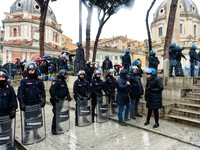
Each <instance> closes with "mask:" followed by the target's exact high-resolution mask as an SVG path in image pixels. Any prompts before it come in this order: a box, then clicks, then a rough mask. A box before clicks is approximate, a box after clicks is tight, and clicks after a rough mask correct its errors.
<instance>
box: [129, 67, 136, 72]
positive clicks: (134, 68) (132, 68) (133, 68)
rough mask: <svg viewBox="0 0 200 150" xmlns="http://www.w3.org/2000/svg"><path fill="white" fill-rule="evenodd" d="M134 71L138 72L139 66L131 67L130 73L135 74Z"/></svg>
mask: <svg viewBox="0 0 200 150" xmlns="http://www.w3.org/2000/svg"><path fill="white" fill-rule="evenodd" d="M133 70H138V67H137V66H131V67H130V72H133Z"/></svg>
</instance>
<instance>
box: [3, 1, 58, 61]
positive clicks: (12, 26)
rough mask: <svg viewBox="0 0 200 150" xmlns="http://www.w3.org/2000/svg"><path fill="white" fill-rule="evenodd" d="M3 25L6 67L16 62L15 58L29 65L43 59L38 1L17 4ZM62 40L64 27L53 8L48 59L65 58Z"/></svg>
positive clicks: (48, 22) (49, 19)
mask: <svg viewBox="0 0 200 150" xmlns="http://www.w3.org/2000/svg"><path fill="white" fill-rule="evenodd" d="M2 22H3V27H4V40H3V43H2V46H3V50H2V56H3V57H2V60H3V64H5V63H7V62H9V61H10V62H14V59H15V58H20V59H21V60H24V59H26V60H28V61H29V60H34V59H35V58H36V57H39V23H40V7H39V5H38V4H37V3H36V2H35V0H16V1H15V2H14V4H13V5H12V6H11V8H10V12H9V13H5V19H4V20H2ZM61 36H62V30H61V25H60V24H58V23H57V21H56V17H55V14H54V12H53V10H52V9H51V8H50V7H49V8H48V11H47V18H46V26H45V55H52V56H56V57H57V56H59V55H60V54H61V49H62V44H61Z"/></svg>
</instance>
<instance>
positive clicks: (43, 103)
mask: <svg viewBox="0 0 200 150" xmlns="http://www.w3.org/2000/svg"><path fill="white" fill-rule="evenodd" d="M45 104H46V98H42V103H41V107H42V108H43V107H44V106H45Z"/></svg>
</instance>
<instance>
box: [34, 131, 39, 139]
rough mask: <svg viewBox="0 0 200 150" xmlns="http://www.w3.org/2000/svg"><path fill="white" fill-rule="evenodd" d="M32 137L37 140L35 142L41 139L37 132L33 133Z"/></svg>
mask: <svg viewBox="0 0 200 150" xmlns="http://www.w3.org/2000/svg"><path fill="white" fill-rule="evenodd" d="M33 137H34V139H37V140H39V139H41V136H40V135H39V134H38V132H37V130H34V131H33Z"/></svg>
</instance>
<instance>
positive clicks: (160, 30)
mask: <svg viewBox="0 0 200 150" xmlns="http://www.w3.org/2000/svg"><path fill="white" fill-rule="evenodd" d="M158 30H159V37H160V36H162V27H160V28H159V29H158Z"/></svg>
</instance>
